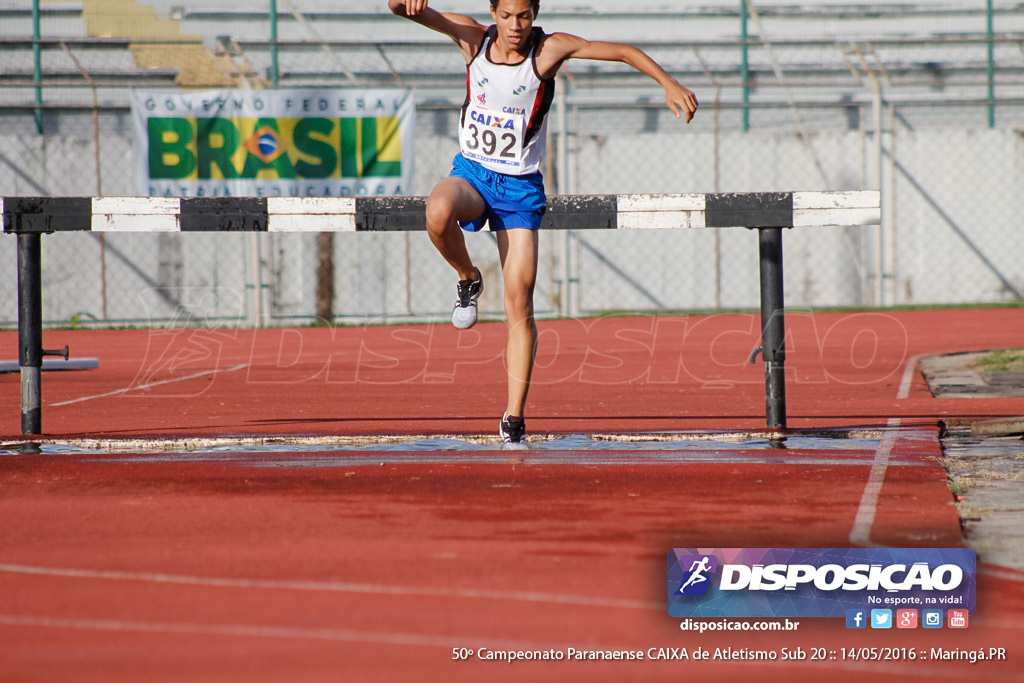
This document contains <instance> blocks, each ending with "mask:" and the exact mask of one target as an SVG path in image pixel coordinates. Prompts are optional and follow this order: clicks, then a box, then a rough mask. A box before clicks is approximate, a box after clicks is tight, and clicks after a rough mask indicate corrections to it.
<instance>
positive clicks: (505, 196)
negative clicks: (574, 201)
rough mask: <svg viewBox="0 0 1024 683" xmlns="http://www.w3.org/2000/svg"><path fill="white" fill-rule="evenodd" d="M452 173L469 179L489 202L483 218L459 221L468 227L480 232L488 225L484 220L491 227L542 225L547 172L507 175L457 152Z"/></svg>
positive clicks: (535, 226) (464, 227)
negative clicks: (544, 173) (545, 175)
mask: <svg viewBox="0 0 1024 683" xmlns="http://www.w3.org/2000/svg"><path fill="white" fill-rule="evenodd" d="M451 175H452V176H454V177H456V178H465V179H466V180H467V181H469V184H470V185H472V186H473V189H474V190H476V191H477V192H479V193H480V196H481V197H483V199H484V203H485V204H486V205H487V208H486V209H484V213H483V215H482V216H480V218H477V219H476V220H473V221H459V225H461V226H462V228H463V229H464V230H468V231H470V232H477V231H479V230H480V229H481V228H483V227H484V221H487V223H488V224H489V225H490V228H491V230H505V229H508V228H529V229H530V230H536V229H537V228H539V227H540V221H541V219H542V218H543V217H544V210H545V205H546V204H547V201H548V198H547V196H546V195H545V194H544V176H543V175H542V174H541V173H540V172H539V171H538V172H537V173H530V174H529V175H523V176H515V175H505V174H504V173H498V172H497V171H491V170H489V169H486V168H484V167H483V166H481V165H480V164H478V163H476V162H475V161H470V160H469V159H467V158H465V157H464V156H462V155H461V154H456V155H455V159H454V160H453V161H452V172H451Z"/></svg>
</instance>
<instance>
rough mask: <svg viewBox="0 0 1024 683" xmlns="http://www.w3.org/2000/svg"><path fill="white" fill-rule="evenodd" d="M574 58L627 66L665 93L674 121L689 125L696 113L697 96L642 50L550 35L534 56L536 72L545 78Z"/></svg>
mask: <svg viewBox="0 0 1024 683" xmlns="http://www.w3.org/2000/svg"><path fill="white" fill-rule="evenodd" d="M574 58H575V59H597V60H601V61H606V62H622V63H623V64H628V65H629V66H631V67H633V68H634V69H636V70H637V71H639V72H640V73H643V74H647V75H648V76H650V77H651V78H653V79H654V80H655V81H657V82H658V83H659V84H660V85H661V87H663V88H664V89H665V104H667V105H668V108H669V109H670V110H672V113H673V114H675V117H676V118H677V119H678V118H680V117H681V116H685V118H686V122H687V123H689V122H690V120H691V119H692V118H693V115H694V113H696V111H697V96H696V95H695V94H694V93H693V91H692V90H690V89H689V88H684V87H683V86H681V85H680V84H679V81H677V80H676V79H675V78H673V77H672V76H670V75H669V74H668V73H667V72H666V71H665V70H664V69H662V68H661V66H659V65H658V63H657V62H655V61H654V60H653V59H651V58H650V57H648V56H647V54H646V53H645V52H644V51H643V50H641V49H640V48H637V47H634V46H632V45H627V44H625V43H609V42H604V41H589V40H584V39H583V38H580V37H579V36H574V35H570V34H568V33H553V34H551V35H550V36H548V37H547V40H545V41H544V45H543V47H542V48H541V52H540V54H539V55H538V61H539V64H538V68H539V69H540V70H541V72H542V73H543V74H545V75H553V74H554V72H555V71H557V70H558V67H560V66H561V65H562V63H563V62H565V60H567V59H574Z"/></svg>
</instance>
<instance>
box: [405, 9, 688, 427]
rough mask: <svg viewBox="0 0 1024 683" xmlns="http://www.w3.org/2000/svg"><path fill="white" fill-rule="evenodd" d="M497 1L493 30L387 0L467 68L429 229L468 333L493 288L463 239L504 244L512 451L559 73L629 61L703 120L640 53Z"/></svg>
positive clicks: (528, 346) (532, 346) (459, 323)
mask: <svg viewBox="0 0 1024 683" xmlns="http://www.w3.org/2000/svg"><path fill="white" fill-rule="evenodd" d="M490 4H491V17H492V18H493V20H494V24H492V25H491V26H484V25H482V24H480V23H478V22H477V21H476V20H475V19H472V18H471V17H468V16H465V15H462V14H453V13H447V12H439V11H437V10H435V9H434V8H433V7H429V6H428V0H389V2H388V7H389V9H390V10H391V11H392V12H393V13H394V14H396V15H398V16H402V17H407V18H409V19H411V20H413V21H415V22H417V23H420V24H422V25H424V26H426V27H428V28H431V29H433V30H435V31H439V32H440V33H443V34H445V35H446V36H448V37H449V38H451V39H452V40H454V41H455V44H456V45H458V47H459V50H460V51H461V52H462V56H463V58H465V60H466V65H467V75H466V100H465V103H464V104H463V106H462V115H461V118H460V121H459V147H460V152H459V154H457V155H456V156H455V160H454V161H453V168H452V172H451V175H449V176H448V177H447V178H445V179H444V180H442V181H441V182H439V183H438V184H437V185H436V186H435V187H434V189H433V191H432V192H431V193H430V196H429V197H428V199H427V207H426V221H427V232H428V233H429V235H430V240H431V242H433V244H434V246H435V247H436V248H437V250H438V251H439V252H440V253H441V256H443V257H444V259H445V260H446V261H448V263H449V264H450V265H451V266H452V267H453V268H454V269H455V270H456V272H457V273H458V275H459V283H458V298H457V300H456V302H455V307H454V309H453V311H452V324H453V325H455V327H457V328H459V329H467V328H470V327H472V326H473V325H474V324H475V323H476V321H477V299H479V298H480V293H481V292H482V291H483V288H484V283H483V278H482V277H481V275H480V271H479V269H477V267H476V266H474V265H473V261H472V259H471V258H470V257H469V252H468V251H467V250H466V242H465V237H464V235H463V232H462V230H463V229H465V230H468V231H470V232H476V231H478V230H480V229H481V228H482V227H483V224H484V222H487V223H488V225H489V227H490V229H491V230H492V231H494V233H495V236H496V237H497V241H498V256H499V259H500V261H501V270H502V278H503V280H504V285H505V301H504V304H505V317H506V322H507V325H508V345H507V348H506V362H507V364H508V402H507V404H506V407H505V413H504V415H503V416H502V418H501V423H500V427H499V430H500V433H501V436H502V439H503V441H504V442H505V443H506V444H525V442H526V423H525V420H524V416H525V408H526V394H527V391H528V390H529V388H530V375H531V373H532V371H533V360H534V355H535V354H536V350H537V326H536V323H535V322H534V317H533V289H534V284H535V283H536V280H537V243H538V240H537V228H539V227H540V223H541V218H542V217H543V215H544V207H545V203H546V201H547V197H546V196H545V194H544V180H543V177H542V176H541V173H540V166H541V162H542V160H543V157H544V146H545V142H546V138H547V114H548V109H549V108H550V106H551V101H552V99H553V97H554V91H555V74H556V73H557V72H558V69H559V68H560V67H561V66H562V64H564V63H565V62H566V60H568V59H572V58H576V59H597V60H604V61H614V62H623V63H625V64H628V65H629V66H631V67H633V68H634V69H636V70H638V71H640V72H641V73H644V74H646V75H648V76H650V77H651V78H653V79H654V80H655V81H657V82H658V83H659V84H660V85H661V86H662V87H663V88H664V89H665V101H666V104H667V105H668V108H669V109H670V110H671V111H672V113H673V114H674V115H675V117H676V118H681V117H685V119H686V122H687V123H689V122H690V120H691V119H692V118H693V115H694V113H695V112H696V111H697V98H696V96H695V95H694V94H693V92H692V91H690V90H688V89H686V88H684V87H683V86H681V85H680V84H679V82H678V81H676V79H674V78H672V77H671V76H670V75H669V74H667V73H666V72H665V70H664V69H662V68H661V67H660V66H659V65H658V64H657V63H656V62H654V60H652V59H651V58H650V57H648V56H647V55H646V54H644V52H643V51H641V50H640V49H638V48H636V47H633V46H632V45H625V44H622V43H609V42H597V41H588V40H584V39H583V38H580V37H578V36H574V35H570V34H568V33H544V31H543V30H542V29H541V28H540V27H537V26H534V25H533V22H534V20H535V19H536V18H537V12H538V11H539V10H540V0H490ZM460 226H461V229H460ZM523 447H525V445H524V446H523Z"/></svg>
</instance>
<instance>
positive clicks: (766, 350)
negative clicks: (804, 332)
mask: <svg viewBox="0 0 1024 683" xmlns="http://www.w3.org/2000/svg"><path fill="white" fill-rule="evenodd" d="M425 205H426V198H425V197H339V198H320V197H317V198H306V197H303V198H299V197H194V198H176V197H5V198H0V212H2V214H3V231H4V232H5V233H12V234H15V235H17V239H18V249H17V251H18V364H19V368H20V372H21V431H22V434H42V387H41V370H42V366H43V357H44V356H48V355H59V356H64V358H65V359H66V358H67V357H68V348H67V347H64V349H62V350H59V351H53V350H46V349H43V323H42V320H43V315H42V313H43V309H42V240H41V237H42V235H43V234H51V233H59V232H67V231H93V232H195V231H206V232H211V231H221V232H225V231H246V232H252V231H259V232H380V231H405V230H424V229H425V220H424V208H425ZM880 221H881V207H880V193H879V192H878V191H876V190H858V191H845V192H837V191H823V192H745V193H708V194H622V195H559V196H553V197H549V199H548V209H547V213H546V214H545V216H544V222H543V225H542V229H548V230H593V229H603V230H648V229H678V228H749V229H756V230H757V231H758V233H759V239H758V248H759V255H760V298H761V346H760V347H759V348H757V349H755V350H754V353H752V354H751V362H753V361H754V358H755V356H756V353H757V352H760V353H761V358H762V360H763V361H764V376H765V421H766V425H767V428H768V429H769V430H772V431H781V430H784V429H786V386H785V362H786V347H785V337H786V333H785V315H784V311H785V302H784V297H783V269H782V230H783V229H785V228H808V227H827V226H864V225H879V223H880Z"/></svg>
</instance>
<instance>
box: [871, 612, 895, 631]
mask: <svg viewBox="0 0 1024 683" xmlns="http://www.w3.org/2000/svg"><path fill="white" fill-rule="evenodd" d="M871 628H892V610H891V609H873V610H871Z"/></svg>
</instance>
